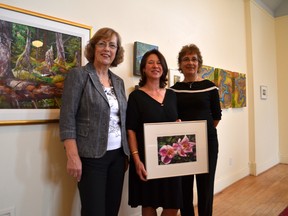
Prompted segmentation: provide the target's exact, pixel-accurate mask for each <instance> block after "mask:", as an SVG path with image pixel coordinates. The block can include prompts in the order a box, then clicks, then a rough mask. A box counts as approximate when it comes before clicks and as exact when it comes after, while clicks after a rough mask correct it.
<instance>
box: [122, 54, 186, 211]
mask: <svg viewBox="0 0 288 216" xmlns="http://www.w3.org/2000/svg"><path fill="white" fill-rule="evenodd" d="M140 71H141V79H140V82H139V86H140V88H139V89H137V90H135V91H133V92H132V93H131V94H130V95H129V99H128V107H127V130H128V142H129V146H130V151H131V164H130V170H129V201H128V202H129V205H130V206H131V207H137V206H142V215H143V216H156V215H157V212H156V209H157V208H158V207H162V208H163V211H162V214H161V215H162V216H176V215H177V212H178V209H179V208H181V207H182V192H181V178H180V177H170V178H161V179H152V180H147V179H146V176H147V172H146V169H145V165H144V164H145V155H144V133H143V124H144V123H152V122H174V121H176V120H177V118H178V114H177V101H176V94H175V93H174V92H173V91H172V90H170V89H166V88H165V86H166V82H167V79H166V76H167V71H168V67H167V63H166V60H165V58H164V57H163V55H162V54H161V53H160V52H159V51H158V50H151V51H148V52H147V53H145V55H144V56H143V58H142V61H141V64H140Z"/></svg>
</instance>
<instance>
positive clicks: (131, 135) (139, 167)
mask: <svg viewBox="0 0 288 216" xmlns="http://www.w3.org/2000/svg"><path fill="white" fill-rule="evenodd" d="M128 143H129V147H130V150H131V157H132V158H133V161H134V163H135V168H136V173H137V174H138V175H139V178H140V179H141V180H142V181H147V179H146V176H147V172H146V169H145V166H144V164H143V162H142V161H141V160H140V157H139V154H138V144H137V139H136V133H135V131H133V130H128Z"/></svg>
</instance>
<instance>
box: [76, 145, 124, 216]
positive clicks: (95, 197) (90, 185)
mask: <svg viewBox="0 0 288 216" xmlns="http://www.w3.org/2000/svg"><path fill="white" fill-rule="evenodd" d="M81 161H82V170H83V171H82V177H81V181H80V182H79V183H78V189H79V193H80V200H81V216H117V215H118V211H119V208H120V204H121V196H122V188H123V180H124V174H125V155H124V153H123V150H122V148H121V149H117V150H112V151H107V152H106V154H105V155H104V156H103V157H102V158H81Z"/></svg>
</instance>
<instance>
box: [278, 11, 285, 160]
mask: <svg viewBox="0 0 288 216" xmlns="http://www.w3.org/2000/svg"><path fill="white" fill-rule="evenodd" d="M287 35H288V16H285V17H279V18H277V19H276V38H277V40H276V41H277V43H276V47H277V70H278V79H277V82H278V101H279V103H278V106H279V143H280V145H279V148H280V161H281V162H282V163H288V133H287V128H288V113H287V107H288V95H287V92H288V85H287V81H288V73H287V68H288V61H287V56H288V40H287Z"/></svg>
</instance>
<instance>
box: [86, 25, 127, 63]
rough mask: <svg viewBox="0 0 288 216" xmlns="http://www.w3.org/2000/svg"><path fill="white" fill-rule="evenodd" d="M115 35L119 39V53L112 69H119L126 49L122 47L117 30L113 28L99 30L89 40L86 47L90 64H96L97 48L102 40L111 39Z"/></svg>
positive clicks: (117, 52)
mask: <svg viewBox="0 0 288 216" xmlns="http://www.w3.org/2000/svg"><path fill="white" fill-rule="evenodd" d="M113 35H115V36H116V37H117V47H118V48H117V51H116V56H115V59H114V60H113V62H112V63H111V67H117V65H118V64H120V63H121V62H123V60H124V49H123V47H122V45H121V37H120V35H119V34H118V32H116V31H115V30H113V29H111V28H101V29H99V30H98V31H97V32H96V33H95V34H94V35H93V37H92V38H91V39H90V40H89V42H88V44H87V45H86V47H85V57H86V59H87V60H88V61H89V62H90V63H93V62H94V58H95V46H96V44H97V43H98V42H99V41H100V40H101V39H110V38H111V37H112V36H113Z"/></svg>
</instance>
